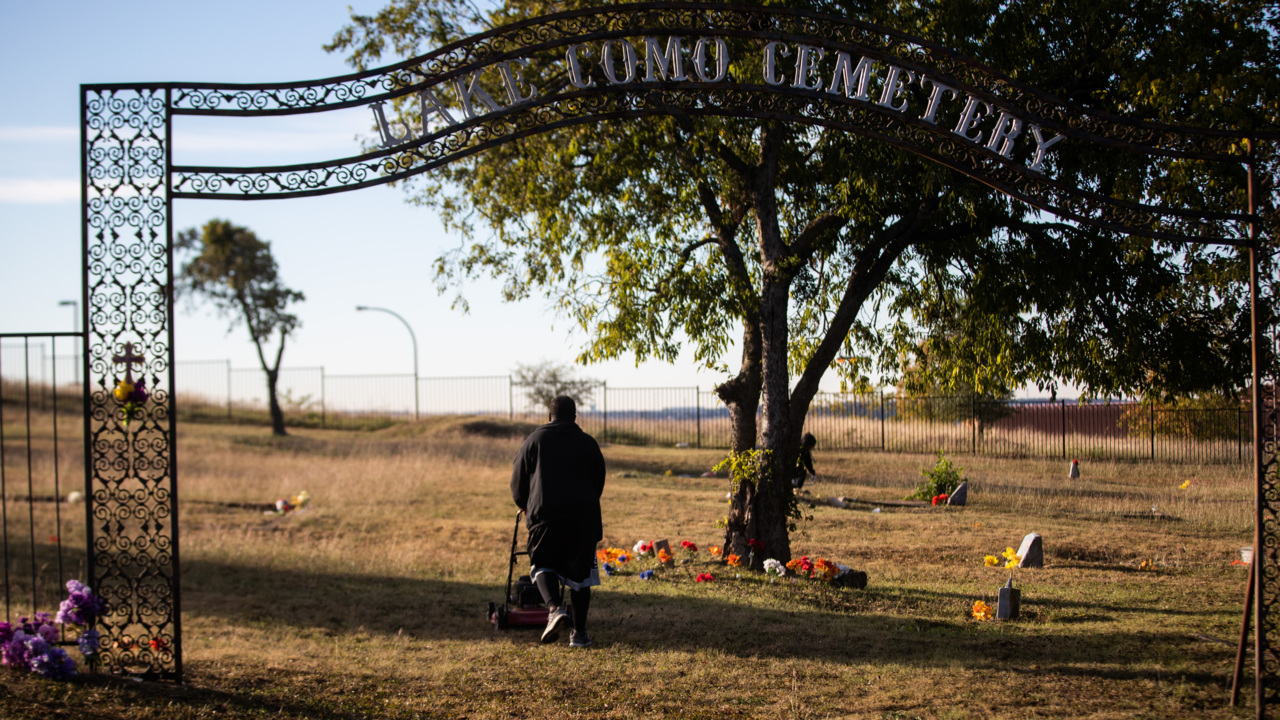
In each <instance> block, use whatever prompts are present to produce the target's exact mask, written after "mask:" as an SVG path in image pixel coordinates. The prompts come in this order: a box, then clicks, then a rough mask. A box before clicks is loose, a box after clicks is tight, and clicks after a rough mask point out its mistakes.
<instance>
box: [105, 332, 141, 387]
mask: <svg viewBox="0 0 1280 720" xmlns="http://www.w3.org/2000/svg"><path fill="white" fill-rule="evenodd" d="M111 360H112V362H117V363H124V381H125V382H127V383H129V384H130V385H132V384H133V364H134V363H141V362H144V361H145V360H146V358H144V357H142V356H141V355H134V354H133V343H131V342H127V343H125V344H124V354H123V355H116V356H115V357H113V358H111Z"/></svg>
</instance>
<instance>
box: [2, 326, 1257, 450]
mask: <svg viewBox="0 0 1280 720" xmlns="http://www.w3.org/2000/svg"><path fill="white" fill-rule="evenodd" d="M48 337H50V336H30V337H29V338H27V339H25V340H24V341H23V342H25V343H26V346H25V348H26V349H25V350H23V349H21V348H18V347H17V346H15V345H13V344H12V343H10V344H3V343H0V353H3V354H4V357H3V362H2V363H0V366H3V367H5V368H7V369H5V370H4V371H3V375H4V376H5V377H6V378H7V377H9V376H10V373H11V370H12V369H13V368H16V367H18V363H19V361H21V362H22V363H25V364H24V365H23V367H24V368H26V369H25V372H27V373H28V374H29V375H30V377H31V378H32V383H33V384H32V386H31V387H32V393H33V398H34V400H33V402H35V403H36V404H37V405H38V406H40V407H44V406H46V405H47V402H48V395H49V394H50V393H51V392H52V388H54V386H55V385H62V384H70V385H74V384H75V381H76V379H78V373H79V368H78V364H77V361H78V355H77V354H76V352H77V351H78V349H73V348H70V347H69V346H66V349H65V350H63V349H55V348H54V347H52V346H51V343H50V342H49V341H48V340H47V339H46V338H48ZM55 350H56V351H55ZM24 353H25V354H24ZM175 371H176V372H175V374H176V377H177V391H178V405H179V412H180V415H179V417H180V419H183V418H185V419H215V420H216V419H219V418H225V419H227V420H228V421H232V422H261V421H263V420H264V419H265V417H266V405H267V403H266V379H265V376H264V374H263V372H262V371H261V370H260V369H257V368H236V367H232V365H231V363H230V362H229V361H227V360H215V361H204V362H201V361H194V362H192V361H187V362H179V363H178V364H177V367H176V368H175ZM414 380H415V379H414V376H413V375H411V374H401V375H333V374H329V373H327V372H326V371H325V368H323V367H294V368H283V369H281V371H280V380H279V399H280V402H281V405H282V406H283V409H284V411H285V416H286V421H287V422H289V423H291V424H295V425H310V426H314V427H332V428H343V427H348V428H349V427H362V428H371V427H379V426H384V425H388V424H391V423H393V422H397V421H403V420H408V419H413V418H414V417H422V416H427V415H441V414H465V415H488V416H502V417H507V418H512V419H520V420H524V421H527V422H541V421H542V419H543V418H544V417H545V410H544V409H542V408H540V407H537V406H536V404H535V403H534V402H533V401H532V400H530V398H529V395H528V393H527V392H526V389H525V388H522V387H521V386H520V385H519V384H518V383H516V382H515V381H514V380H513V379H512V378H511V377H510V376H507V375H493V376H478V377H430V378H428V377H419V378H417V384H416V388H415V382H414ZM415 390H416V392H415ZM65 391H66V388H62V389H60V390H59V392H65ZM582 400H583V401H582V403H581V407H580V408H579V423H580V424H581V425H582V426H583V427H584V428H585V429H586V430H588V432H591V433H593V434H595V435H597V436H598V437H600V438H602V439H604V440H606V441H609V442H616V443H628V444H649V445H667V446H673V445H688V446H690V447H704V448H727V447H728V446H729V441H730V436H731V435H730V423H729V411H728V409H727V408H725V406H724V405H723V404H722V403H721V402H720V400H719V398H718V397H717V396H716V395H715V393H714V392H712V391H711V390H710V389H702V388H696V387H675V388H618V387H610V386H609V385H607V384H604V383H602V384H600V385H598V386H597V387H596V388H594V389H593V390H592V391H591V392H590V393H589V394H588V395H587V396H586V397H584V398H583V399H582ZM1249 418H1250V415H1249V408H1248V407H1246V406H1240V407H1236V408H1228V409H1220V410H1187V409H1165V408H1160V407H1158V406H1153V405H1151V404H1150V403H1139V402H1135V401H1129V400H1094V401H1089V402H1083V403H1080V402H1076V401H1073V400H1057V401H1052V402H1049V401H1042V400H1022V401H1013V402H1009V403H991V402H982V401H979V400H976V399H973V398H966V397H923V398H921V397H912V398H906V397H896V396H894V395H890V394H884V393H879V394H872V395H850V394H839V393H820V394H819V395H818V396H817V397H815V398H814V402H813V404H812V407H811V408H810V410H809V415H808V417H807V419H806V422H805V426H806V429H807V430H809V431H810V432H812V433H814V435H816V436H817V437H818V441H819V446H820V447H822V448H825V449H842V450H883V451H887V452H914V453H931V452H935V451H937V450H942V451H944V452H947V453H970V454H980V455H990V456H1000V457H1053V458H1063V459H1070V458H1090V459H1126V460H1143V459H1150V460H1164V461H1170V462H1180V463H1243V462H1246V461H1249V459H1250V458H1251V457H1252V455H1251V450H1250V448H1251V445H1252V437H1251V434H1252V423H1251V422H1250V419H1249Z"/></svg>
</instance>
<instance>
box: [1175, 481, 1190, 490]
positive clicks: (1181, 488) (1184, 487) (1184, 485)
mask: <svg viewBox="0 0 1280 720" xmlns="http://www.w3.org/2000/svg"><path fill="white" fill-rule="evenodd" d="M1189 487H1191V481H1190V480H1186V481H1184V482H1183V483H1182V484H1181V485H1179V486H1178V489H1179V490H1186V489H1187V488H1189Z"/></svg>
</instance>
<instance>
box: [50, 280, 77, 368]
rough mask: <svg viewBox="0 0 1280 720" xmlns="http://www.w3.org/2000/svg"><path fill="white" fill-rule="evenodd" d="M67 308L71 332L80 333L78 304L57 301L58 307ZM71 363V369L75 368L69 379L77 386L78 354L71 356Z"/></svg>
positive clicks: (73, 301)
mask: <svg viewBox="0 0 1280 720" xmlns="http://www.w3.org/2000/svg"><path fill="white" fill-rule="evenodd" d="M67 306H70V307H71V330H72V331H73V332H80V303H79V302H78V301H76V300H59V301H58V307H67ZM53 361H54V362H55V363H56V362H58V359H57V358H54V360H53ZM71 361H72V363H74V365H73V367H74V368H75V369H74V370H73V371H72V373H71V378H72V380H74V381H76V383H77V384H79V381H80V356H79V354H73V355H72V356H71Z"/></svg>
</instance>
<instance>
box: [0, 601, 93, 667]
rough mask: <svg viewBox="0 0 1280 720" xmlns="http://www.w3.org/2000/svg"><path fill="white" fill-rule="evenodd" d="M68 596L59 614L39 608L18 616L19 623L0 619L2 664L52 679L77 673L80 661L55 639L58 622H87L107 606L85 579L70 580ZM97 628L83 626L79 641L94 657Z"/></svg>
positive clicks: (87, 654)
mask: <svg viewBox="0 0 1280 720" xmlns="http://www.w3.org/2000/svg"><path fill="white" fill-rule="evenodd" d="M67 593H68V597H67V599H66V600H63V601H62V604H61V605H60V606H59V607H58V614H57V616H50V615H49V613H44V612H38V613H36V614H35V617H31V618H26V617H21V618H18V622H17V624H16V625H13V624H10V623H7V622H0V665H6V666H8V667H11V668H14V669H17V670H26V671H27V672H33V673H36V674H38V675H42V676H44V677H46V678H49V679H50V680H66V679H68V678H71V677H74V676H75V675H76V663H75V660H72V659H71V656H69V655H67V652H66V651H65V650H63V649H62V648H61V647H59V646H58V645H56V644H55V643H56V642H57V641H58V635H59V631H58V628H57V627H56V625H58V624H60V625H63V626H66V625H73V626H87V625H91V624H92V623H93V621H94V620H95V619H97V618H98V617H101V616H102V614H103V613H105V612H106V606H105V605H104V604H103V602H102V600H100V599H99V598H98V597H97V596H96V595H94V594H93V592H92V591H91V590H89V588H88V587H87V586H85V584H84V583H82V582H80V581H78V580H69V581H67ZM98 642H99V635H98V631H97V630H88V629H86V630H82V631H81V632H80V637H79V640H78V642H77V643H76V644H77V645H78V646H79V648H80V654H81V655H83V656H84V658H85V659H86V660H92V659H93V658H94V657H96V656H97V654H98Z"/></svg>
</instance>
